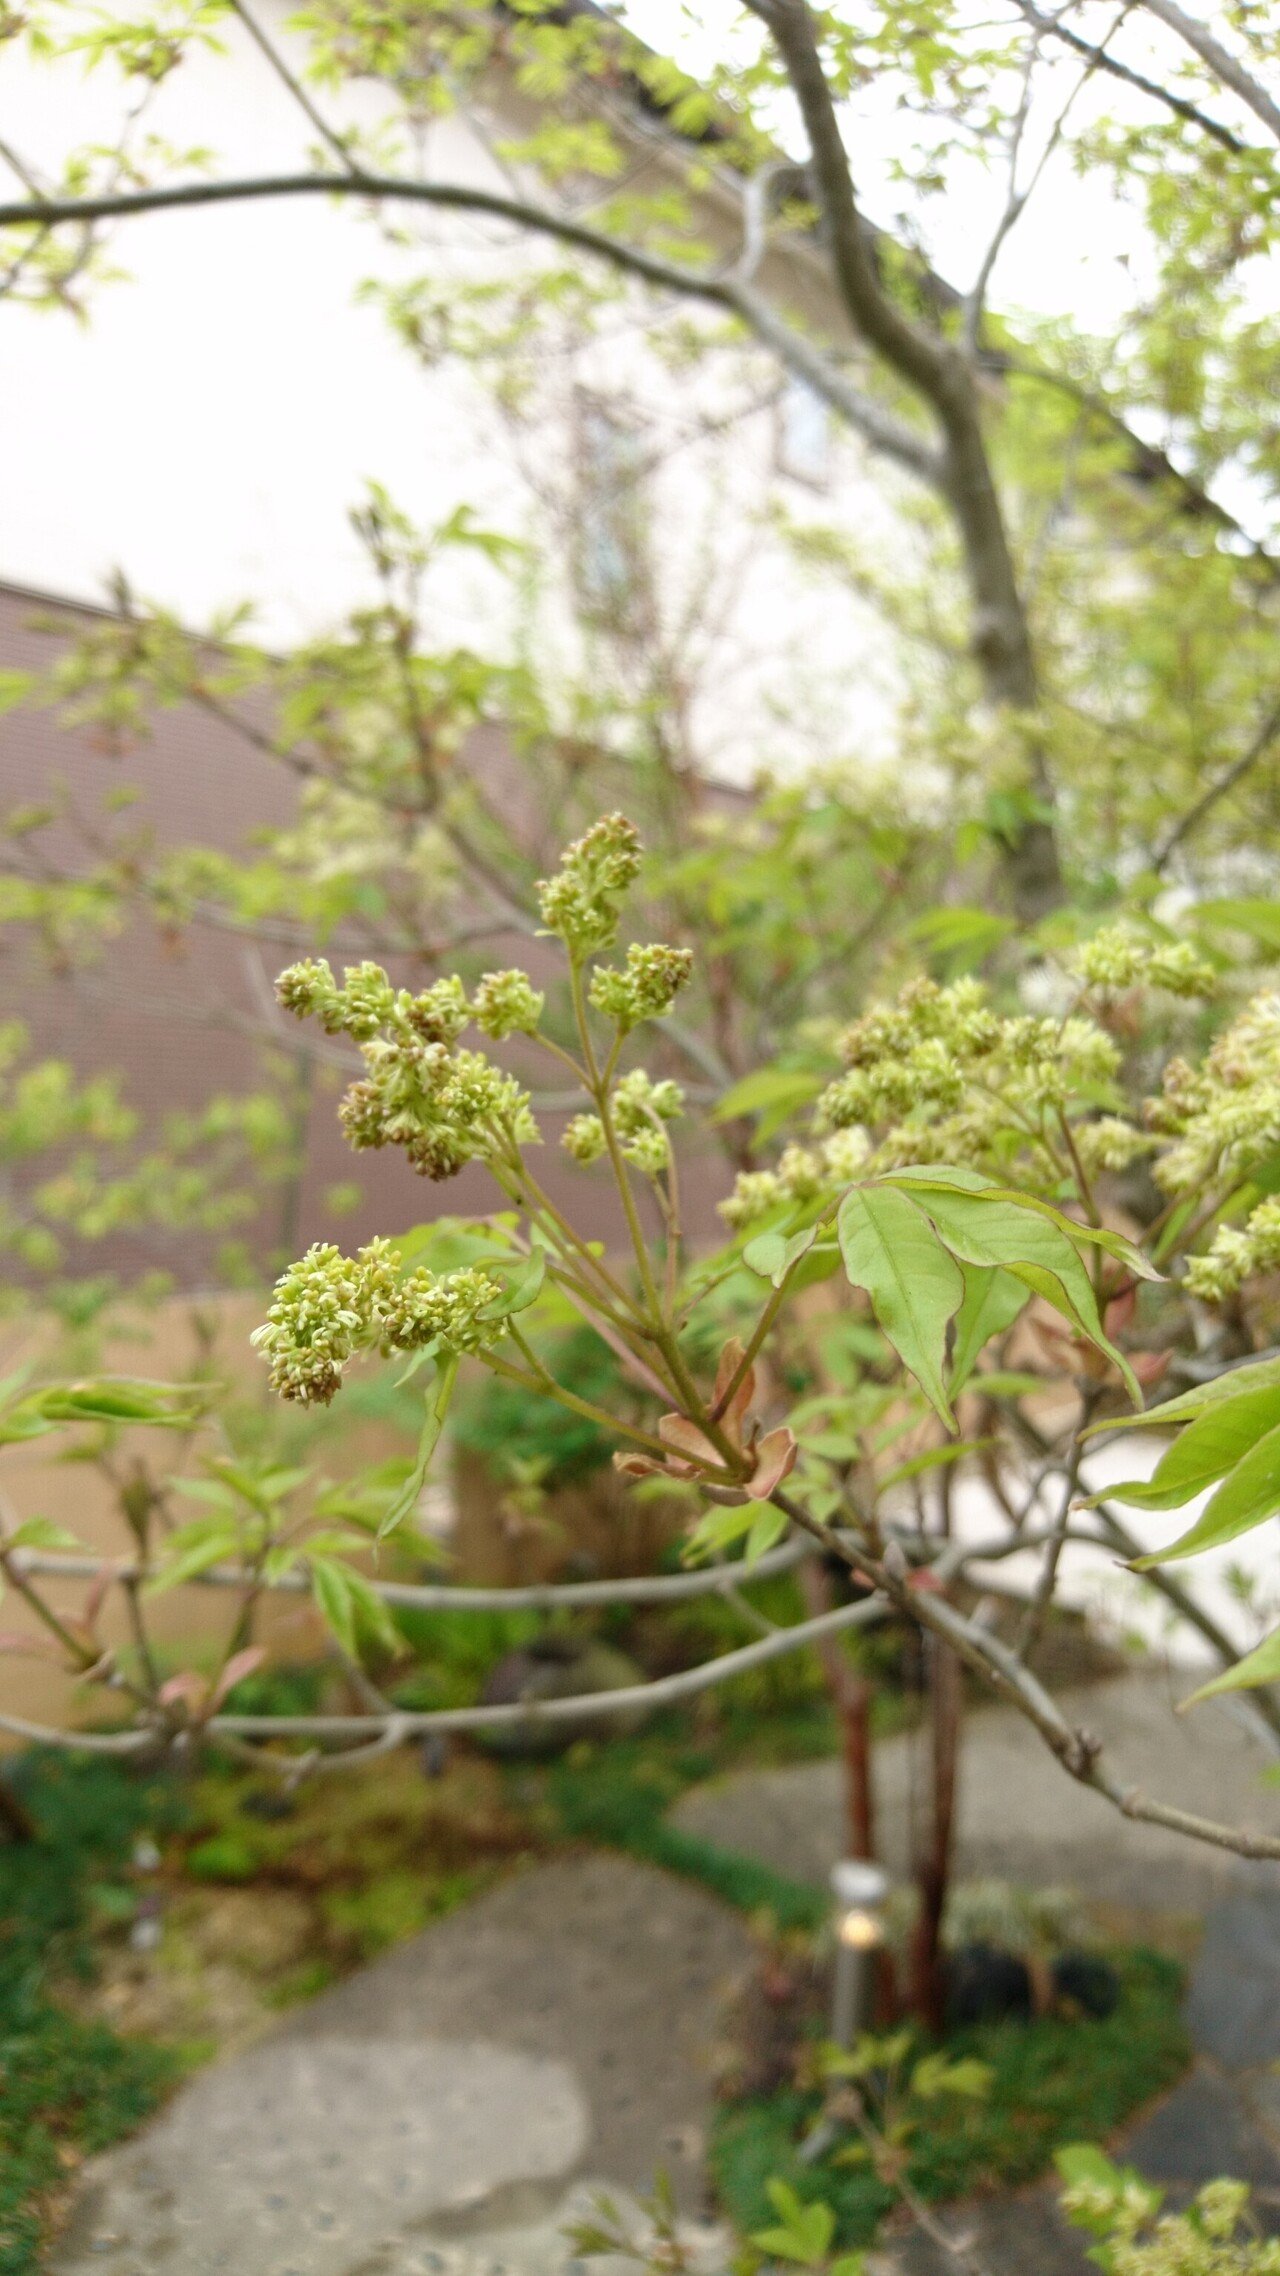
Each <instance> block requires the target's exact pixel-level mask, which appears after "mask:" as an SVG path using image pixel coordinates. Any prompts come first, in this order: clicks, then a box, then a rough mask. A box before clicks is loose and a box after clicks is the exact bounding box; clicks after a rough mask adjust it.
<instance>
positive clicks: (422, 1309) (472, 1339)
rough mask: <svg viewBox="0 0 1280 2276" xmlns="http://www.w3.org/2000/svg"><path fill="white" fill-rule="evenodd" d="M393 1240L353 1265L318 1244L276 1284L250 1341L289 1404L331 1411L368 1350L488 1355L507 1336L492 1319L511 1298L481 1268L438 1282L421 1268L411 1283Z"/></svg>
mask: <svg viewBox="0 0 1280 2276" xmlns="http://www.w3.org/2000/svg"><path fill="white" fill-rule="evenodd" d="M398 1267H399V1258H398V1255H397V1253H396V1251H395V1250H394V1249H393V1248H392V1245H391V1243H390V1242H389V1241H385V1240H374V1241H370V1242H368V1243H367V1244H366V1246H365V1247H364V1248H362V1249H360V1250H358V1251H357V1253H356V1255H355V1256H354V1257H348V1256H344V1255H343V1254H342V1251H341V1250H340V1249H339V1248H338V1247H337V1246H336V1245H335V1244H334V1243H333V1242H316V1243H313V1245H312V1247H311V1248H309V1249H308V1251H307V1253H306V1255H305V1256H304V1257H301V1258H300V1259H299V1260H298V1262H297V1263H296V1264H291V1265H290V1266H289V1268H288V1270H287V1272H285V1273H283V1274H282V1275H281V1277H280V1279H279V1280H278V1281H277V1282H276V1288H275V1295H274V1298H273V1300H272V1304H271V1308H270V1310H269V1312H268V1313H267V1317H266V1320H265V1321H264V1323H263V1325H262V1326H261V1327H260V1328H257V1329H255V1330H254V1333H253V1335H252V1337H251V1339H250V1340H251V1342H252V1343H253V1344H254V1346H255V1347H256V1348H257V1349H258V1350H259V1351H260V1352H261V1353H262V1354H263V1356H264V1358H265V1359H266V1360H267V1363H268V1366H269V1368H270V1378H269V1379H270V1384H271V1388H272V1390H273V1391H275V1392H278V1393H279V1395H280V1397H281V1398H283V1399H291V1400H295V1401H297V1402H298V1403H299V1404H300V1405H303V1406H327V1405H328V1404H329V1401H330V1400H331V1399H332V1398H333V1396H334V1394H335V1392H336V1391H337V1390H338V1389H339V1388H340V1386H341V1383H342V1378H343V1372H344V1369H345V1367H346V1365H347V1363H348V1361H349V1360H351V1359H352V1358H354V1357H355V1356H356V1354H357V1353H359V1352H362V1351H371V1350H376V1351H379V1352H381V1353H382V1355H383V1357H384V1358H385V1357H389V1356H390V1355H391V1354H392V1353H394V1352H416V1351H438V1352H449V1353H453V1354H455V1355H457V1356H462V1355H463V1354H465V1353H471V1352H476V1351H481V1350H483V1349H485V1348H486V1347H487V1346H488V1345H489V1344H491V1343H493V1342H495V1341H496V1340H497V1338H498V1337H499V1336H500V1335H501V1333H502V1329H503V1323H502V1321H501V1320H500V1319H497V1318H492V1317H488V1316H486V1315H487V1314H488V1313H489V1312H490V1309H491V1307H492V1306H493V1305H494V1304H495V1303H496V1302H497V1300H498V1298H499V1297H500V1296H501V1294H502V1291H501V1288H500V1286H499V1284H498V1282H497V1281H496V1280H494V1279H493V1278H492V1276H491V1275H490V1274H488V1273H486V1272H482V1271H480V1270H479V1269H478V1268H477V1267H475V1266H473V1265H464V1266H462V1267H460V1268H459V1269H458V1270H457V1271H455V1272H450V1273H443V1274H440V1275H437V1274H435V1273H432V1272H429V1271H428V1270H427V1269H426V1267H425V1266H421V1265H420V1266H418V1267H417V1268H416V1270H415V1271H413V1272H411V1273H409V1274H408V1275H406V1276H405V1277H404V1278H401V1277H400V1273H399V1269H398Z"/></svg>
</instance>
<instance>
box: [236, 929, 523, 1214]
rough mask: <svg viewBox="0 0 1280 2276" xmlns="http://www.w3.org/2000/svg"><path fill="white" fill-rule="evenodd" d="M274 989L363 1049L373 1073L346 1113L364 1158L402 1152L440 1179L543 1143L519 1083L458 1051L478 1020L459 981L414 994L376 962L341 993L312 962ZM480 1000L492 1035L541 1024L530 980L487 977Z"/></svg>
mask: <svg viewBox="0 0 1280 2276" xmlns="http://www.w3.org/2000/svg"><path fill="white" fill-rule="evenodd" d="M276 992H277V994H278V996H279V998H280V1001H281V1003H282V1004H284V1005H285V1006H286V1007H287V1008H288V1010H290V1011H292V1012H295V1013H297V1014H298V1016H299V1017H307V1016H311V1017H314V1018H318V1019H319V1021H320V1023H321V1025H322V1026H323V1027H324V1028H325V1029H326V1031H327V1032H328V1033H329V1034H330V1035H338V1034H347V1035H350V1036H351V1037H353V1039H354V1040H355V1041H356V1042H358V1043H359V1046H360V1056H361V1058H362V1059H363V1060H364V1063H365V1068H366V1073H365V1076H364V1079H363V1080H362V1081H360V1082H356V1083H353V1084H352V1085H351V1087H350V1089H349V1090H348V1091H347V1094H346V1097H345V1098H344V1099H343V1101H342V1105H341V1107H340V1108H339V1117H340V1120H341V1122H342V1126H343V1129H344V1130H345V1132H346V1134H347V1139H348V1142H349V1143H350V1144H351V1145H352V1146H353V1147H355V1148H356V1149H357V1151H359V1150H362V1149H364V1148H367V1147H374V1146H401V1147H403V1148H404V1151H405V1153H406V1155H407V1156H408V1158H409V1161H410V1162H411V1163H412V1165H413V1167H414V1169H415V1170H417V1171H418V1172H419V1173H420V1174H421V1175H422V1176H423V1177H429V1178H437V1179H439V1178H449V1177H455V1176H456V1175H457V1173H458V1171H459V1170H461V1169H463V1168H465V1166H466V1164H467V1163H468V1162H474V1161H481V1162H484V1161H488V1162H492V1161H493V1160H495V1159H496V1158H497V1157H498V1156H500V1155H501V1154H503V1153H507V1152H510V1151H511V1149H512V1148H513V1147H515V1146H519V1145H530V1144H536V1143H537V1140H538V1128H537V1124H536V1123H535V1121H534V1119H533V1116H532V1115H531V1113H530V1111H529V1099H528V1094H527V1092H525V1091H523V1090H522V1089H521V1087H520V1085H519V1083H518V1082H517V1081H516V1080H515V1077H514V1076H512V1075H508V1074H505V1073H504V1072H503V1070H502V1069H501V1068H500V1067H495V1066H494V1064H493V1062H492V1061H491V1060H489V1059H486V1058H485V1056H484V1054H483V1052H479V1051H455V1050H454V1049H453V1046H454V1044H455V1043H456V1041H457V1039H458V1036H459V1035H460V1034H461V1032H462V1030H463V1028H464V1027H465V1026H466V1024H467V1021H468V1020H469V1019H470V1018H471V1017H472V1007H471V1006H469V1005H468V1003H467V998H466V994H465V991H464V989H463V986H462V982H461V981H460V980H459V979H457V978H456V976H454V977H450V978H448V979H444V980H437V981H435V982H434V983H433V985H432V986H431V987H429V988H424V989H423V990H422V991H421V992H420V993H419V994H417V995H414V994H412V993H411V992H410V990H409V989H407V988H396V987H394V986H393V985H392V983H391V981H390V980H389V979H388V978H387V975H386V973H385V972H384V971H383V970H382V967H381V965H378V964H360V965H356V966H354V967H352V968H348V970H347V971H346V973H345V974H344V976H343V985H342V987H339V986H338V985H337V982H336V981H335V980H334V977H333V974H332V972H331V971H330V969H329V966H328V965H327V964H326V963H323V962H320V963H314V962H307V963H305V964H294V965H291V966H290V968H289V970H288V971H287V972H283V973H281V975H280V978H279V980H278V981H277V982H276ZM479 994H480V996H481V997H483V1006H484V1022H483V1024H486V1025H487V1026H488V1029H489V1032H491V1033H495V1034H496V1033H503V1034H505V1033H507V1032H509V1029H510V1027H513V1026H516V1025H520V1026H522V1027H523V1026H525V1025H526V1024H527V1021H528V1019H529V1018H530V1017H532V1018H533V1021H534V1024H535V1025H536V1021H537V1015H538V1014H539V1013H540V1012H541V1008H542V999H541V997H540V996H539V995H538V993H537V991H536V990H535V989H534V988H533V987H532V985H531V983H530V981H529V979H528V975H527V974H526V973H523V972H500V973H489V974H488V975H486V978H485V980H483V981H482V982H481V984H480V991H479ZM477 1016H478V1015H477ZM494 1022H496V1023H497V1024H496V1026H495V1025H494V1024H493V1023H494ZM504 1023H505V1024H504Z"/></svg>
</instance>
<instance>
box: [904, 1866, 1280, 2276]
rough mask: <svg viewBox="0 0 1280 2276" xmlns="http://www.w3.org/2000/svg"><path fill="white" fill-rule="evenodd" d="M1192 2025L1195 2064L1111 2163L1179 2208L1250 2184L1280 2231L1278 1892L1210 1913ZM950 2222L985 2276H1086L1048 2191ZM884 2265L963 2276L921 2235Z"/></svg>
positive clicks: (1075, 2242) (1262, 2211)
mask: <svg viewBox="0 0 1280 2276" xmlns="http://www.w3.org/2000/svg"><path fill="white" fill-rule="evenodd" d="M1187 2023H1188V2026H1189V2029H1190V2032H1191V2036H1192V2040H1193V2042H1194V2044H1195V2046H1196V2048H1197V2050H1198V2053H1197V2059H1196V2061H1195V2063H1194V2064H1193V2065H1192V2068H1191V2069H1190V2071H1189V2072H1188V2073H1187V2076H1186V2077H1185V2078H1184V2079H1182V2080H1180V2081H1179V2083H1178V2085H1177V2086H1175V2087H1174V2089H1173V2091H1172V2093H1171V2094H1168V2095H1166V2096H1165V2098H1164V2100H1163V2101H1162V2102H1160V2103H1159V2104H1157V2106H1156V2108H1155V2109H1154V2110H1152V2111H1149V2112H1148V2113H1147V2115H1146V2116H1145V2117H1143V2118H1142V2119H1140V2120H1139V2122H1138V2123H1137V2124H1136V2125H1135V2126H1131V2127H1130V2128H1129V2129H1128V2130H1127V2132H1126V2133H1125V2134H1124V2135H1123V2136H1122V2138H1121V2140H1120V2141H1119V2142H1118V2143H1114V2144H1112V2145H1110V2147H1111V2152H1112V2155H1113V2156H1114V2157H1115V2158H1116V2159H1117V2160H1118V2161H1119V2162H1120V2163H1121V2164H1125V2165H1135V2166H1137V2168H1138V2170H1139V2172H1140V2173H1142V2174H1144V2175H1145V2176H1146V2178H1147V2179H1148V2180H1149V2181H1154V2182H1159V2183H1162V2184H1163V2185H1164V2186H1165V2187H1166V2188H1167V2189H1168V2192H1169V2197H1170V2201H1171V2202H1173V2203H1181V2202H1183V2201H1184V2200H1185V2199H1186V2197H1188V2196H1189V2195H1190V2194H1192V2192H1193V2191H1194V2190H1196V2189H1198V2188H1200V2187H1201V2185H1202V2184H1203V2183H1204V2182H1206V2181H1211V2180H1213V2179H1215V2178H1216V2177H1217V2176H1218V2175H1219V2174H1227V2175H1229V2176H1230V2177H1231V2178H1232V2179H1234V2180H1237V2181H1247V2182H1249V2183H1250V2184H1251V2186H1252V2188H1253V2191H1254V2209H1255V2212H1256V2214H1257V2216H1258V2218H1259V2221H1260V2223H1261V2225H1262V2226H1263V2228H1264V2229H1266V2230H1267V2231H1268V2232H1269V2233H1271V2234H1280V2076H1277V2064H1278V2063H1280V1894H1278V1893H1276V1892H1274V1891H1270V1892H1259V1891H1254V1892H1253V1893H1245V1892H1243V1891H1242V1892H1240V1893H1238V1894H1237V1895H1234V1896H1232V1897H1229V1898H1227V1899H1226V1900H1225V1901H1224V1902H1223V1903H1222V1904H1220V1905H1218V1906H1216V1907H1215V1908H1214V1910H1213V1911H1212V1912H1211V1913H1210V1915H1209V1918H1208V1920H1207V1922H1206V1924H1205V1936H1204V1942H1203V1944H1202V1945H1201V1948H1200V1955H1199V1958H1198V1960H1197V1962H1196V1965H1195V1968H1194V1970H1193V1972H1192V1978H1191V1983H1190V1987H1189V1992H1188V1998H1187ZM943 2219H944V2221H945V2225H946V2227H947V2229H948V2230H949V2231H950V2232H951V2233H952V2234H953V2235H955V2234H963V2235H967V2236H969V2237H971V2238H972V2240H973V2245H974V2250H975V2252H976V2253H977V2255H978V2257H979V2259H980V2260H981V2262H982V2263H983V2265H984V2267H985V2268H986V2270H987V2271H988V2276H1032V2272H1033V2271H1034V2276H1089V2271H1090V2268H1091V2266H1092V2263H1091V2262H1090V2261H1089V2260H1088V2259H1087V2258H1086V2254H1085V2247H1086V2243H1087V2239H1086V2238H1085V2237H1084V2236H1083V2234H1082V2232H1081V2231H1080V2230H1078V2229H1071V2228H1069V2227H1068V2225H1067V2223H1066V2222H1065V2221H1064V2220H1063V2218H1062V2216H1061V2214H1060V2213H1059V2211H1058V2208H1057V2205H1056V2203H1055V2202H1054V2191H1053V2189H1052V2188H1051V2187H1048V2186H1041V2187H1039V2188H1036V2189H1029V2190H1025V2191H1023V2192H1022V2194H1021V2195H1019V2196H1017V2197H1010V2198H991V2199H988V2200H986V2201H975V2202H974V2203H972V2204H970V2205H963V2206H959V2207H954V2206H953V2207H950V2208H948V2210H947V2211H946V2213H945V2215H944V2216H943ZM877 2258H878V2259H879V2261H880V2266H881V2268H882V2269H883V2270H884V2276H955V2261H954V2259H953V2258H952V2257H951V2256H950V2255H948V2254H947V2253H945V2252H942V2251H940V2250H939V2248H938V2247H937V2246H936V2245H934V2244H932V2243H931V2242H930V2241H929V2240H928V2239H927V2238H925V2237H922V2236H921V2235H919V2234H918V2233H917V2234H915V2235H913V2236H911V2237H908V2238H904V2239H903V2240H902V2241H901V2242H893V2243H890V2244H889V2246H888V2247H887V2248H886V2250H885V2252H884V2254H883V2256H879V2255H878V2256H877Z"/></svg>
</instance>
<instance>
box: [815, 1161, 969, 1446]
mask: <svg viewBox="0 0 1280 2276" xmlns="http://www.w3.org/2000/svg"><path fill="white" fill-rule="evenodd" d="M838 1231H839V1237H840V1253H841V1255H842V1257H843V1258H844V1269H845V1271H846V1273H847V1274H848V1276H849V1280H850V1282H851V1283H852V1285H853V1286H854V1287H855V1288H865V1290H866V1292H867V1294H868V1296H869V1297H870V1298H871V1307H872V1310H873V1311H874V1313H875V1316H876V1318H877V1320H878V1321H879V1323H880V1325H881V1327H882V1328H883V1329H884V1332H885V1334H886V1335H887V1337H888V1338H889V1341H890V1343H891V1344H892V1345H893V1348H894V1350H895V1351H896V1352H897V1354H898V1357H899V1358H900V1359H901V1361H902V1363H903V1365H904V1367H907V1368H909V1369H910V1371H911V1373H912V1374H913V1375H914V1376H915V1379H916V1381H917V1382H918V1383H919V1385H920V1388H921V1390H922V1391H923V1392H924V1394H925V1396H926V1398H927V1399H928V1400H929V1401H930V1403H931V1405H932V1406H933V1407H934V1408H935V1410H936V1411H937V1413H938V1414H939V1415H941V1417H942V1420H943V1421H944V1423H945V1424H946V1425H947V1428H948V1429H949V1430H954V1429H955V1426H956V1419H955V1416H954V1414H953V1413H952V1411H951V1403H950V1401H949V1399H948V1398H947V1393H946V1387H945V1385H944V1383H943V1380H942V1359H943V1352H944V1349H945V1345H946V1335H947V1323H948V1321H949V1320H950V1319H951V1318H952V1315H953V1314H954V1313H955V1312H956V1311H957V1310H958V1309H959V1306H960V1304H961V1302H962V1301H963V1298H964V1281H963V1279H962V1278H961V1274H960V1268H959V1266H958V1265H957V1264H956V1263H955V1261H954V1259H953V1258H952V1257H950V1256H948V1254H947V1252H946V1250H945V1248H944V1247H943V1246H942V1243H941V1241H939V1240H938V1238H937V1237H936V1235H935V1234H934V1233H933V1231H932V1229H931V1228H930V1226H929V1223H928V1220H927V1219H926V1218H925V1217H923V1216H922V1215H921V1212H920V1211H919V1210H918V1209H917V1208H916V1206H915V1203H914V1202H913V1201H911V1200H909V1199H908V1197H907V1195H906V1194H905V1193H897V1192H895V1191H894V1190H893V1188H892V1187H890V1186H854V1188H853V1190H852V1191H851V1192H849V1193H847V1194H846V1195H845V1197H844V1200H843V1201H842V1202H841V1204H840V1215H839V1219H838Z"/></svg>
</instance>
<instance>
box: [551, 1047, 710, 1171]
mask: <svg viewBox="0 0 1280 2276" xmlns="http://www.w3.org/2000/svg"><path fill="white" fill-rule="evenodd" d="M609 1111H610V1114H611V1116H612V1119H613V1126H614V1129H615V1130H616V1131H617V1133H618V1142H619V1146H620V1149H621V1152H622V1153H623V1155H624V1156H625V1157H626V1159H627V1161H629V1162H630V1163H631V1164H632V1166H633V1167H634V1168H635V1169H638V1170H641V1171H643V1173H644V1175H645V1176H646V1177H657V1176H658V1175H659V1174H660V1172H661V1171H663V1170H665V1169H666V1167H667V1165H668V1163H669V1162H670V1159H671V1146H670V1141H669V1139H668V1137H667V1133H666V1131H665V1129H664V1128H663V1124H664V1123H667V1122H674V1121H675V1120H676V1118H677V1116H679V1115H680V1114H682V1113H683V1112H684V1092H683V1091H682V1090H681V1088H680V1085H679V1083H673V1082H670V1081H663V1082H657V1083H655V1082H654V1080H653V1077H652V1076H651V1075H647V1074H646V1073H645V1070H644V1068H643V1067H633V1068H632V1069H631V1071H630V1073H629V1074H626V1075H624V1076H623V1078H622V1080H621V1082H620V1083H619V1084H618V1085H617V1087H616V1089H615V1090H614V1092H613V1095H612V1098H611V1099H610V1102H609ZM560 1143H561V1145H562V1146H563V1147H564V1148H565V1149H566V1151H567V1152H568V1153H570V1154H572V1156H573V1158H574V1160H575V1162H581V1163H583V1164H589V1163H591V1162H598V1161H599V1159H600V1156H601V1155H602V1154H603V1152H604V1150H605V1130H604V1124H603V1122H602V1121H601V1119H600V1117H599V1115H598V1114H575V1115H574V1117H573V1120H572V1122H570V1124H569V1125H568V1128H567V1129H566V1130H565V1133H564V1136H563V1138H562V1139H561V1141H560Z"/></svg>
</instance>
